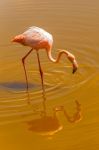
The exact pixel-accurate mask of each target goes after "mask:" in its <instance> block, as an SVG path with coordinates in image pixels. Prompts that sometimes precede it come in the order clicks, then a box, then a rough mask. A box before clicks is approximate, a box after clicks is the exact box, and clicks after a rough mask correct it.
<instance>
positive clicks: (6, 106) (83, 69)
mask: <svg viewBox="0 0 99 150" xmlns="http://www.w3.org/2000/svg"><path fill="white" fill-rule="evenodd" d="M30 26H39V27H42V28H44V29H45V30H47V31H48V32H50V33H52V35H53V37H54V45H53V50H52V51H53V52H52V54H53V57H54V58H55V57H56V55H57V53H58V52H57V49H61V48H62V49H67V50H69V51H70V52H72V53H73V54H74V55H75V56H76V59H77V61H78V64H79V69H78V71H77V73H75V75H72V73H71V72H72V67H71V64H70V62H69V61H68V60H67V59H65V57H62V58H63V59H62V60H61V62H60V63H59V64H53V63H51V62H50V61H49V60H48V58H47V55H46V53H45V51H44V50H42V51H40V58H41V64H42V68H43V71H44V84H45V92H46V118H45V119H44V118H42V115H43V113H41V112H42V111H43V96H42V89H41V81H40V75H39V71H38V64H37V56H36V53H35V52H33V53H32V54H31V56H30V57H29V59H28V60H27V63H26V68H27V73H28V80H29V87H30V88H29V94H30V99H31V105H28V104H27V98H28V97H27V93H26V83H25V76H24V71H23V67H22V63H21V58H22V57H23V56H24V55H25V54H26V53H27V52H28V51H29V48H28V47H23V46H20V45H16V44H11V42H10V40H11V38H12V37H13V36H15V35H16V34H19V33H21V32H23V31H24V30H26V29H27V28H28V27H30ZM0 35H1V38H0V149H1V150H13V149H14V150H23V149H24V150H27V149H29V150H31V149H36V150H46V149H47V150H98V148H99V142H98V139H99V109H98V105H99V43H98V40H99V38H98V37H99V2H98V0H94V1H92V0H83V1H82V0H75V1H74V0H61V1H59V0H57V1H56V0H54V1H52V0H43V1H40V0H28V1H27V0H17V1H15V0H3V1H0ZM75 100H77V101H78V102H79V103H80V104H81V109H82V119H81V120H80V121H79V122H77V123H70V122H69V121H68V120H67V119H66V117H65V114H64V113H63V111H59V112H57V113H56V117H54V115H55V112H53V110H54V109H55V108H56V109H58V108H59V107H60V106H63V107H64V109H65V110H66V111H67V112H68V114H69V115H70V116H72V115H73V114H75V112H76V104H75Z"/></svg>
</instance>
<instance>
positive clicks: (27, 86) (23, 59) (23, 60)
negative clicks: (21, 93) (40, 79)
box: [22, 49, 33, 103]
mask: <svg viewBox="0 0 99 150" xmlns="http://www.w3.org/2000/svg"><path fill="white" fill-rule="evenodd" d="M32 51H33V49H31V50H30V51H29V52H28V53H27V54H26V55H25V56H24V57H23V58H22V64H23V68H24V73H25V79H26V89H27V95H28V103H30V96H29V85H28V78H27V72H26V67H25V59H26V58H27V57H28V55H29V54H30V53H31V52H32Z"/></svg>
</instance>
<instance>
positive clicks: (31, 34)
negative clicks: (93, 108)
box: [12, 26, 78, 93]
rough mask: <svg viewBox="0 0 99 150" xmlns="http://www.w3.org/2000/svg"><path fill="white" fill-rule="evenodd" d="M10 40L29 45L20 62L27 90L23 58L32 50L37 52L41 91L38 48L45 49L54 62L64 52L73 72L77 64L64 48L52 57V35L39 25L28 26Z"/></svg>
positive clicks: (42, 80)
mask: <svg viewBox="0 0 99 150" xmlns="http://www.w3.org/2000/svg"><path fill="white" fill-rule="evenodd" d="M12 42H17V43H20V44H22V45H24V46H29V47H31V50H30V51H29V52H28V53H27V54H26V55H25V56H24V57H23V58H22V63H23V67H24V72H25V78H26V83H27V91H28V78H27V73H26V68H25V60H26V58H27V57H28V56H29V54H30V53H31V52H32V51H33V50H36V53H37V58H38V64H39V72H40V76H41V83H42V90H43V93H45V89H44V78H43V70H42V68H41V64H40V58H39V53H38V51H39V50H40V49H45V50H46V52H47V55H48V58H49V60H51V61H52V62H54V63H57V62H59V60H60V57H61V55H62V54H65V55H66V57H67V58H68V59H69V61H70V62H71V63H72V65H73V73H75V71H76V70H77V68H78V64H77V61H76V59H75V56H74V55H73V54H71V53H70V52H68V51H66V50H60V52H59V54H58V57H57V59H54V58H53V57H52V55H51V50H52V45H53V37H52V35H51V34H50V33H48V32H46V31H45V30H43V29H41V28H39V27H35V26H33V27H30V28H29V29H28V30H26V31H25V32H24V33H22V34H19V35H17V36H15V37H14V38H13V39H12Z"/></svg>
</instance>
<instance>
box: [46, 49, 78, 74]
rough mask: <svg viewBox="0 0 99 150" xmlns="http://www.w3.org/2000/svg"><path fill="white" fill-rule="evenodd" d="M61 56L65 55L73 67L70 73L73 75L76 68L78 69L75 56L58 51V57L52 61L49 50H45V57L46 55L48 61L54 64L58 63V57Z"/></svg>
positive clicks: (64, 51)
mask: <svg viewBox="0 0 99 150" xmlns="http://www.w3.org/2000/svg"><path fill="white" fill-rule="evenodd" d="M62 54H65V55H66V57H67V58H68V60H69V61H70V62H71V63H72V65H73V71H72V73H75V72H76V70H77V68H78V63H77V61H76V59H75V56H74V55H73V54H71V53H70V52H68V51H66V50H60V51H59V53H58V56H57V58H56V59H54V58H53V57H52V54H51V49H47V55H48V58H49V60H50V61H52V62H54V63H57V62H59V60H60V57H61V56H62Z"/></svg>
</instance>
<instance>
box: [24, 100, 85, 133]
mask: <svg viewBox="0 0 99 150" xmlns="http://www.w3.org/2000/svg"><path fill="white" fill-rule="evenodd" d="M75 104H76V112H75V113H74V114H73V115H72V116H70V115H69V114H68V113H67V111H66V110H65V108H64V106H57V107H55V108H53V113H52V115H48V114H47V112H46V110H45V109H44V110H43V111H40V113H39V115H40V116H39V117H38V118H37V119H34V120H31V121H27V124H28V126H29V128H28V129H29V130H30V131H32V132H35V133H38V134H40V135H46V136H52V135H54V134H55V133H57V132H59V131H60V130H62V129H63V125H62V124H61V123H60V120H59V119H58V116H57V113H58V112H60V111H61V112H63V114H64V116H65V118H66V119H67V121H68V122H70V123H77V122H79V121H80V120H81V118H82V112H81V105H80V104H79V102H78V101H75ZM44 108H45V107H44Z"/></svg>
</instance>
